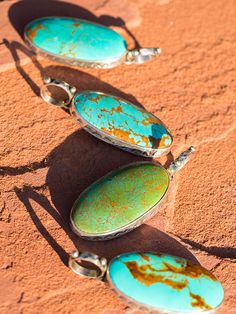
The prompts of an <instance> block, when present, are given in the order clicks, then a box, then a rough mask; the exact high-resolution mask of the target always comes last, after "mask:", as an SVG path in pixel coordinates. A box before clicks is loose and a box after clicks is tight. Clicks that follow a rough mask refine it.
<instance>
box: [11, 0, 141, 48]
mask: <svg viewBox="0 0 236 314" xmlns="http://www.w3.org/2000/svg"><path fill="white" fill-rule="evenodd" d="M35 8H37V9H35ZM8 16H9V20H10V22H11V24H12V25H13V27H14V28H15V30H16V31H17V32H18V33H19V34H20V36H21V37H22V38H23V32H24V27H25V26H26V24H28V23H29V22H31V21H32V20H34V19H37V18H40V17H44V16H67V17H75V18H81V19H85V20H88V21H91V22H95V23H98V24H102V25H104V26H118V27H121V28H123V29H124V30H125V31H126V32H127V34H128V35H129V36H130V37H131V38H132V40H133V47H132V48H133V49H137V48H140V44H139V42H138V40H137V39H136V38H135V36H134V35H133V34H132V32H131V31H130V30H129V29H128V28H127V27H126V25H125V21H124V20H123V19H122V18H120V17H113V16H111V15H101V16H96V15H94V14H93V13H92V12H91V11H89V10H87V9H85V8H83V7H81V6H79V5H75V4H72V3H67V2H63V1H57V0H40V1H39V0H21V1H17V2H15V3H13V4H12V5H11V6H10V8H9V11H8Z"/></svg>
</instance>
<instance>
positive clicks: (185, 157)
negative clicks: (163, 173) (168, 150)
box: [167, 146, 195, 177]
mask: <svg viewBox="0 0 236 314" xmlns="http://www.w3.org/2000/svg"><path fill="white" fill-rule="evenodd" d="M194 152H195V147H193V146H190V147H189V149H187V150H186V151H184V152H182V153H181V154H180V155H179V157H177V158H176V159H175V160H174V161H173V162H172V163H171V164H170V166H169V167H168V169H167V171H168V172H169V174H170V175H171V177H173V175H174V174H175V173H176V172H178V171H179V170H180V169H182V168H183V167H184V166H185V165H186V163H187V162H188V161H189V159H190V157H191V155H192V154H193V153H194Z"/></svg>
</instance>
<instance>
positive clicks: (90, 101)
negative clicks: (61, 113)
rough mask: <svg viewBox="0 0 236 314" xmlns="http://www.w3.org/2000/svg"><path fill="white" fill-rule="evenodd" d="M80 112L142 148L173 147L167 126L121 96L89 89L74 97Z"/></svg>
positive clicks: (105, 129)
mask: <svg viewBox="0 0 236 314" xmlns="http://www.w3.org/2000/svg"><path fill="white" fill-rule="evenodd" d="M74 106H75V109H76V112H77V113H78V114H79V115H80V116H81V117H82V118H83V119H84V120H85V121H86V122H87V123H89V124H90V125H92V126H93V127H95V128H96V129H97V130H99V131H101V132H102V133H105V134H108V135H111V136H113V137H114V138H117V139H118V140H121V141H123V142H124V145H127V144H131V145H136V146H139V147H140V148H147V149H150V148H153V149H159V148H169V147H170V146H171V144H172V136H171V134H170V132H169V131H168V130H167V128H166V127H165V125H164V124H163V123H162V122H161V121H160V120H159V119H158V118H157V117H155V116H154V115H152V114H151V113H149V112H147V111H146V110H145V109H143V108H140V107H137V106H135V105H133V104H131V103H129V102H127V101H125V100H123V99H121V98H119V97H115V96H112V95H107V94H103V93H98V92H94V91H88V92H83V93H79V94H76V95H75V97H74Z"/></svg>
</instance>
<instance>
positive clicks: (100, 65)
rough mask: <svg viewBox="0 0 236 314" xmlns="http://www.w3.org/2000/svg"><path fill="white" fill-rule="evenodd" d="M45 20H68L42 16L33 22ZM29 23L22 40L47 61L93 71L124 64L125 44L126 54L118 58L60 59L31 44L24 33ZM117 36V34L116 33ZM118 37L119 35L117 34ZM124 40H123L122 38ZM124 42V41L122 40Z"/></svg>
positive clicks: (125, 57)
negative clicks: (91, 59)
mask: <svg viewBox="0 0 236 314" xmlns="http://www.w3.org/2000/svg"><path fill="white" fill-rule="evenodd" d="M45 18H68V17H66V16H44V17H41V18H38V19H35V20H34V21H40V20H43V19H45ZM71 19H74V20H80V21H83V22H89V23H90V24H94V25H99V26H102V27H104V28H108V29H111V28H109V27H107V26H104V25H101V24H98V23H95V22H91V21H87V20H84V19H79V18H75V17H71ZM31 23H32V21H31V22H29V23H28V24H27V25H26V26H25V28H24V40H25V43H26V44H27V45H28V46H29V48H30V49H31V50H32V51H33V52H34V53H36V54H38V55H41V56H43V57H46V58H48V59H51V60H53V61H56V62H58V63H62V64H66V65H70V66H76V67H77V66H78V67H83V68H94V69H110V68H114V67H116V66H118V65H121V64H123V63H125V62H126V59H127V54H128V52H129V51H128V50H127V44H126V52H125V53H124V54H123V55H121V56H120V57H119V58H110V59H107V60H97V61H88V60H83V59H77V58H69V57H60V56H58V55H57V54H53V53H50V52H48V51H46V50H44V49H42V48H39V47H37V46H36V45H35V44H33V42H32V41H31V40H30V39H29V38H28V36H27V34H26V31H27V28H28V26H29V24H31ZM111 30H112V31H113V32H115V33H117V32H116V31H115V30H113V29H111ZM117 34H119V33H117ZM119 35H120V34H119ZM120 36H121V35H120ZM121 37H122V38H123V36H121ZM123 39H124V38H123ZM124 40H125V39H124Z"/></svg>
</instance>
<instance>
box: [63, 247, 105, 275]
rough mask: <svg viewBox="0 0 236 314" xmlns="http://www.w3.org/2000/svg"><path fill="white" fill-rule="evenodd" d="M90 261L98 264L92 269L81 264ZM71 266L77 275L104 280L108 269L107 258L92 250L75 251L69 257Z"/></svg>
mask: <svg viewBox="0 0 236 314" xmlns="http://www.w3.org/2000/svg"><path fill="white" fill-rule="evenodd" d="M83 261H84V262H89V263H91V264H93V265H95V266H96V269H90V268H87V267H85V266H82V265H81V262H83ZM69 267H70V269H71V270H72V271H73V272H74V273H75V274H77V275H80V276H84V277H90V278H96V279H99V280H102V279H103V277H104V276H105V274H106V271H107V260H106V258H105V257H99V256H98V255H96V254H93V253H90V252H79V251H77V250H76V251H73V252H72V253H71V254H70V257H69Z"/></svg>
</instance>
